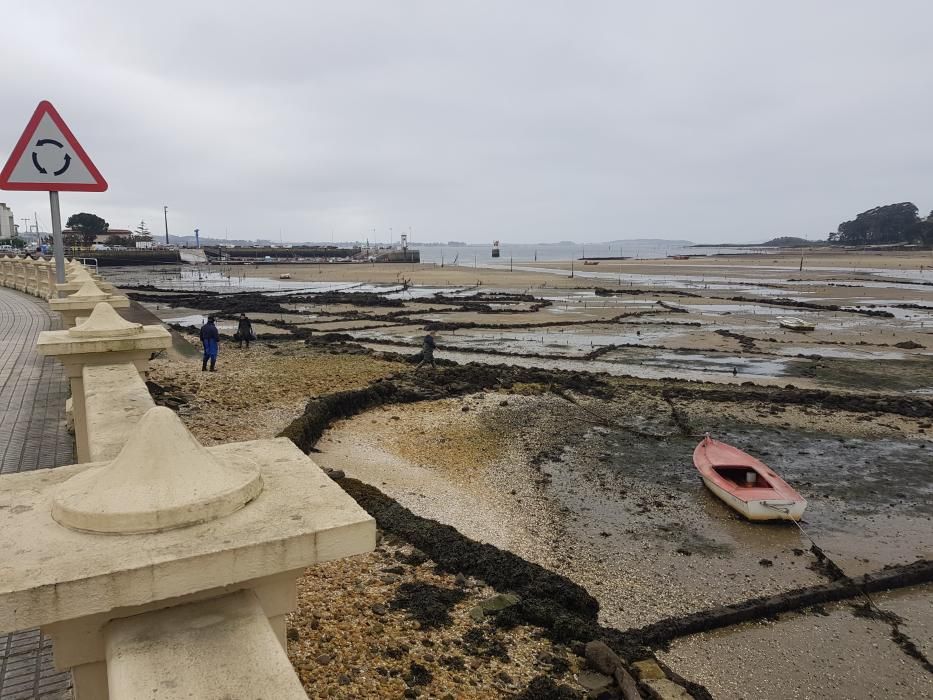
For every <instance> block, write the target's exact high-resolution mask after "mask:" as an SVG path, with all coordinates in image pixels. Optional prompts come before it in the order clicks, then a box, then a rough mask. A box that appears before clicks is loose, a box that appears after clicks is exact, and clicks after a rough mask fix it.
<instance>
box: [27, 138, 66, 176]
mask: <svg viewBox="0 0 933 700" xmlns="http://www.w3.org/2000/svg"><path fill="white" fill-rule="evenodd" d="M45 145H52V146H58V148H64V146H63V145H62V144H60V143H59V142H58V141H56V140H55V139H39V140H38V141H36V148H41V147H42V146H45ZM32 164H33V165H34V166H35V168H36V170H38V171H39V172H40V173H42V174H43V175H45V174H46V173H48V172H49V171H48V170H46V169H45V168H43V167H42V166H41V165H39V154H38V153H36V152H35V151H33V152H32ZM69 165H71V156H70V155H68V154H67V153H66V154H65V164H64V165H63V166H62V167H60V168H59V169H58V170H53V171H52V175H54V176H55V177H58V176H59V175H61V174H62V173H64V172H65V171H66V170H68V166H69Z"/></svg>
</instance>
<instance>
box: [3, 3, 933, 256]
mask: <svg viewBox="0 0 933 700" xmlns="http://www.w3.org/2000/svg"><path fill="white" fill-rule="evenodd" d="M2 18H3V19H2V25H3V27H4V29H3V38H2V40H0V95H2V98H0V105H2V109H0V150H2V151H3V155H2V157H0V160H5V158H6V154H7V153H8V151H9V150H10V149H12V147H13V144H14V143H15V141H16V139H17V138H18V137H19V135H20V133H21V132H22V130H23V128H24V126H25V125H26V122H27V120H28V118H29V117H30V115H31V114H32V112H33V110H34V109H35V107H36V104H37V103H38V102H39V101H40V100H42V99H48V100H50V101H51V102H52V103H53V104H54V105H55V106H56V108H57V109H58V111H59V112H60V113H61V115H62V117H63V118H64V119H65V121H66V122H67V123H68V124H69V126H70V127H71V129H72V131H73V132H74V133H75V135H76V137H77V138H78V139H79V140H80V141H81V142H82V144H83V145H84V147H85V149H86V150H87V151H88V153H89V154H90V156H91V157H92V158H93V159H94V161H95V163H96V165H97V166H98V168H99V169H100V170H101V172H102V173H103V174H104V176H105V177H106V178H107V180H108V181H109V183H110V189H109V191H107V192H105V193H102V194H85V193H64V194H62V215H63V217H67V216H68V215H69V214H71V213H74V212H78V211H91V212H95V213H98V214H100V215H101V216H103V217H104V218H106V219H107V221H109V222H110V225H111V227H112V228H133V227H135V226H136V224H138V222H139V221H140V219H145V220H146V222H147V223H148V224H149V225H150V227H151V228H152V229H153V230H154V231H155V232H161V231H162V206H163V204H165V205H168V207H169V228H170V230H171V232H172V233H177V234H187V233H191V231H192V229H194V228H195V227H198V228H200V230H201V234H202V235H209V236H218V237H221V238H222V237H223V236H224V235H225V231H229V236H230V237H231V238H234V237H237V238H254V237H266V238H272V239H275V238H278V236H279V231H280V230H281V231H282V232H283V236H284V238H285V240H293V241H297V240H329V239H330V237H331V235H332V232H333V236H334V238H335V240H338V241H339V240H356V239H365V238H366V237H369V238H373V237H374V234H373V229H375V230H376V232H375V237H376V238H377V239H379V240H382V241H385V240H387V239H388V236H389V228H390V227H392V228H393V229H394V232H395V236H396V237H397V236H398V233H399V231H400V230H407V229H408V228H409V227H411V229H412V232H413V236H414V240H415V241H418V240H421V241H426V240H440V241H447V240H466V241H470V242H488V241H490V240H492V239H494V238H499V239H503V240H505V241H510V242H539V241H544V242H546V241H558V240H562V239H572V240H577V241H584V242H587V241H592V242H595V241H605V240H610V239H616V238H641V237H660V238H679V239H688V240H693V241H696V242H720V241H742V242H752V241H761V240H764V239H767V238H769V237H771V236H774V235H798V236H805V235H807V236H810V237H811V238H812V237H815V236H825V234H826V232H828V231H830V230H834V229H835V228H836V226H837V224H838V223H839V222H840V221H842V220H844V219H847V218H852V217H853V216H854V215H855V214H857V213H858V212H860V211H863V210H865V209H868V208H870V207H872V206H875V205H878V204H885V203H890V202H900V201H905V200H910V201H913V202H914V203H915V204H917V205H918V206H919V207H920V208H921V212H922V214H924V215H925V214H927V213H928V212H929V211H930V209H931V208H933V30H931V27H933V2H930V1H929V0H917V1H916V2H898V1H894V0H892V1H889V2H884V3H882V2H877V1H872V2H861V1H858V2H855V1H852V0H837V1H836V2H825V1H819V0H808V1H807V2H788V1H786V0H782V2H764V1H758V0H736V1H735V2H715V1H712V0H711V1H704V2H698V1H696V0H689V1H684V2H652V3H648V2H618V1H615V2H610V1H607V2H542V1H540V0H536V1H534V2H509V1H507V0H499V1H498V2H488V3H484V2H473V1H471V2H465V1H462V2H457V3H455V2H449V1H444V0H431V1H425V2H390V1H389V0H381V1H379V2H376V1H373V2H352V1H344V2H339V3H338V2H288V3H284V2H283V3H279V2H273V1H270V0H262V1H261V2H257V1H255V0H251V1H250V2H242V1H240V0H225V1H224V2H217V3H208V2H191V1H190V0H188V1H186V2H177V3H176V2H167V1H160V2H157V3H134V2H126V1H125V0H114V1H112V0H95V1H93V2H89V1H83V0H71V1H70V2H46V3H27V2H17V3H15V4H14V3H13V2H4V3H3V8H2ZM4 200H5V201H6V202H7V203H9V204H10V205H11V206H12V208H13V210H14V214H15V216H16V217H17V218H19V217H22V216H32V213H33V211H37V212H38V215H39V220H40V222H43V223H44V225H45V226H47V225H48V222H49V211H48V197H47V195H45V194H44V193H23V192H0V201H4ZM17 223H20V222H19V221H18V222H17Z"/></svg>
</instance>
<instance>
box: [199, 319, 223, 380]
mask: <svg viewBox="0 0 933 700" xmlns="http://www.w3.org/2000/svg"><path fill="white" fill-rule="evenodd" d="M201 344H202V345H203V346H204V359H203V361H202V362H201V371H202V372H206V371H207V361H208V360H210V361H211V372H213V371H214V365H215V364H217V350H218V349H219V348H220V333H218V332H217V326H215V325H214V317H213V316H208V317H207V323H205V324H204V325H203V326H201Z"/></svg>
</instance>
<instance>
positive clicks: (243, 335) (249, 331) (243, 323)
mask: <svg viewBox="0 0 933 700" xmlns="http://www.w3.org/2000/svg"><path fill="white" fill-rule="evenodd" d="M236 332H237V339H238V340H239V341H240V347H241V348H242V347H243V343H244V342H245V343H246V349H247V350H249V341H251V340H253V339H254V338H255V336H254V335H253V324H252V322H251V321H250V320H249V319H248V318H246V314H240V323H239V324H238V325H237V329H236Z"/></svg>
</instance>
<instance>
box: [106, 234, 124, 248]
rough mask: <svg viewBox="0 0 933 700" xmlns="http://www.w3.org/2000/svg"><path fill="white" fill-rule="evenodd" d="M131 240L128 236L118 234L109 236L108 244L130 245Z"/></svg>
mask: <svg viewBox="0 0 933 700" xmlns="http://www.w3.org/2000/svg"><path fill="white" fill-rule="evenodd" d="M128 244H129V241H128V240H127V238H126V236H118V235H116V234H114V235H112V236H108V237H107V245H124V246H125V245H128Z"/></svg>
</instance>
